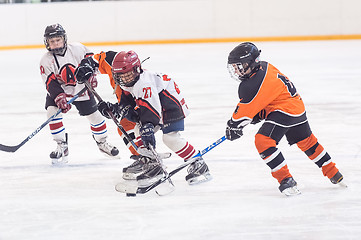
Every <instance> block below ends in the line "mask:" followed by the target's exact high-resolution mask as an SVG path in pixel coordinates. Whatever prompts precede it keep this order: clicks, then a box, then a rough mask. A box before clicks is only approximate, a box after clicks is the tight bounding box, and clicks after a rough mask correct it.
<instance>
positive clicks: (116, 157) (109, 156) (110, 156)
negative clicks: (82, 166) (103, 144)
mask: <svg viewBox="0 0 361 240" xmlns="http://www.w3.org/2000/svg"><path fill="white" fill-rule="evenodd" d="M99 151H100V152H101V153H102V154H103V155H104V156H106V157H107V158H109V159H117V160H119V159H121V157H120V154H119V153H118V155H115V156H113V155H109V154H108V153H106V152H104V151H102V150H100V149H99Z"/></svg>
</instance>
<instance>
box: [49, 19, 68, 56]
mask: <svg viewBox="0 0 361 240" xmlns="http://www.w3.org/2000/svg"><path fill="white" fill-rule="evenodd" d="M55 37H62V38H63V42H64V43H63V46H62V47H59V48H54V49H51V48H50V44H49V40H50V39H52V38H55ZM44 45H45V47H46V49H47V50H48V51H50V52H52V53H54V54H58V55H63V54H64V53H65V51H66V48H67V37H66V32H65V30H64V28H63V27H62V26H61V25H60V24H53V25H49V26H47V27H46V28H45V33H44Z"/></svg>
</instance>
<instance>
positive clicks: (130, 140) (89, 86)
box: [84, 75, 139, 152]
mask: <svg viewBox="0 0 361 240" xmlns="http://www.w3.org/2000/svg"><path fill="white" fill-rule="evenodd" d="M91 77H94V75H93V76H91ZM84 84H85V86H86V87H87V88H88V89H89V90H90V91H91V92H92V93H93V94H94V96H95V97H96V98H97V99H98V101H99V102H102V101H103V99H102V98H101V97H100V95H99V94H98V93H97V92H96V91H95V90H94V88H93V87H92V86H91V85H90V82H89V81H85V82H84ZM108 114H109V116H110V118H111V119H112V120H113V122H114V123H115V125H117V127H118V128H119V130H120V131H121V132H122V133H123V134H124V136H125V138H126V139H127V140H128V141H129V142H130V143H131V144H132V146H133V147H134V149H135V150H136V151H137V152H138V151H139V149H138V146H137V145H136V144H135V143H134V141H133V139H132V138H131V137H130V136H129V134H128V133H127V131H125V129H124V128H123V126H122V125H121V124H120V123H119V122H118V120H117V118H116V117H115V116H114V114H113V113H112V112H111V111H108Z"/></svg>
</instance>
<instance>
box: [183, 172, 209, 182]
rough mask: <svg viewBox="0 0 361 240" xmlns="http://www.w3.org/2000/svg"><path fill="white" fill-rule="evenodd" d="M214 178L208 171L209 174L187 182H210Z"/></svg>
mask: <svg viewBox="0 0 361 240" xmlns="http://www.w3.org/2000/svg"><path fill="white" fill-rule="evenodd" d="M212 179H213V177H212V175H211V174H210V173H207V174H204V175H201V176H198V177H195V178H192V179H189V180H188V181H187V182H188V184H189V185H197V184H200V183H204V182H208V181H210V180H212Z"/></svg>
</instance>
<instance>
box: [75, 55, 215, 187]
mask: <svg viewBox="0 0 361 240" xmlns="http://www.w3.org/2000/svg"><path fill="white" fill-rule="evenodd" d="M96 68H99V70H100V72H101V73H107V74H108V75H109V77H112V78H113V79H114V81H115V83H116V85H118V86H120V87H121V89H122V91H123V93H122V95H121V99H119V101H120V102H119V103H116V104H112V103H110V102H100V103H99V105H98V109H99V111H100V112H101V113H102V114H103V115H104V116H108V113H107V112H108V111H111V112H112V113H113V114H114V115H116V116H118V117H121V115H122V117H126V118H128V119H129V120H131V121H134V122H137V126H138V127H139V128H138V127H137V128H136V129H138V130H139V131H136V134H137V136H138V138H137V144H138V146H139V147H140V148H142V147H145V148H147V149H150V148H153V149H155V147H156V142H155V136H154V134H155V132H157V130H159V129H161V130H162V132H163V135H162V140H163V142H164V143H165V145H166V146H167V147H168V148H169V149H171V150H172V151H173V152H175V153H176V154H177V155H178V156H179V157H181V158H182V159H184V161H188V160H190V159H191V158H192V157H193V156H195V155H196V154H197V151H196V149H195V148H194V147H193V146H192V145H191V144H189V142H188V141H187V140H186V139H184V138H182V137H181V135H180V131H183V130H184V118H185V117H186V116H187V115H188V113H189V110H188V107H187V105H186V103H185V100H184V98H183V96H182V94H181V92H180V90H179V88H178V85H177V84H176V83H175V82H174V80H173V79H171V78H170V77H169V76H168V75H165V74H160V73H153V72H151V71H148V70H144V69H142V67H141V62H140V60H139V58H138V55H137V54H136V53H135V52H134V51H128V52H124V51H121V52H112V51H109V52H101V53H100V54H96V55H94V56H93V57H89V58H86V59H84V60H83V61H82V63H81V64H80V66H79V67H78V69H77V75H76V77H77V79H78V81H86V80H87V79H88V77H87V76H90V75H91V74H92V73H93V72H94V70H95V69H96ZM139 135H140V136H139ZM163 174H164V171H163V168H162V166H161V165H160V164H159V163H158V162H157V161H156V160H155V159H154V157H151V155H148V156H140V157H139V158H138V159H137V160H136V161H135V162H134V163H133V164H131V165H130V166H128V167H125V168H124V169H123V178H124V179H134V178H136V180H137V181H138V184H139V185H147V184H150V183H152V182H154V181H155V180H157V179H159V178H161V177H162V176H163ZM210 179H211V175H210V173H209V169H208V166H207V164H206V163H205V162H204V160H203V159H202V157H199V158H198V159H197V160H196V161H195V162H193V163H192V164H190V166H189V167H188V175H187V176H186V180H187V181H188V183H189V184H191V185H192V184H196V183H200V182H204V181H208V180H210Z"/></svg>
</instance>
